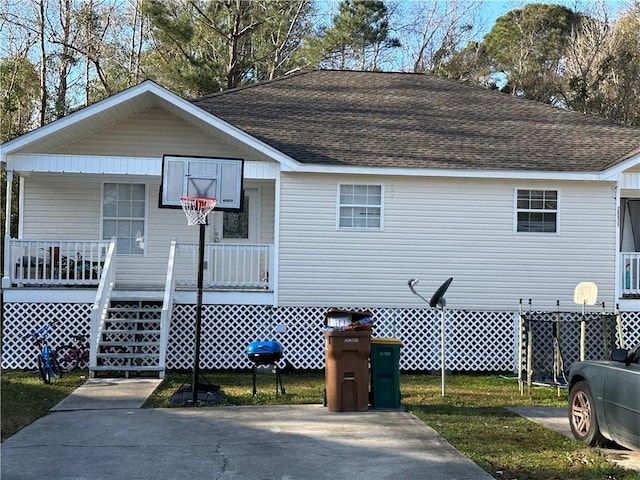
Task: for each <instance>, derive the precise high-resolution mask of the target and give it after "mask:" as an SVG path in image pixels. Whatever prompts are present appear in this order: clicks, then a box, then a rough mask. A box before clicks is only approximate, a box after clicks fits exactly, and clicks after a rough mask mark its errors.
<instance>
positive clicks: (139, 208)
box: [102, 183, 147, 255]
mask: <svg viewBox="0 0 640 480" xmlns="http://www.w3.org/2000/svg"><path fill="white" fill-rule="evenodd" d="M146 197H147V195H146V187H145V185H144V184H143V183H105V184H104V187H103V191H102V238H103V239H105V240H109V239H111V238H113V237H115V238H116V241H117V253H118V255H143V254H144V235H145V212H146Z"/></svg>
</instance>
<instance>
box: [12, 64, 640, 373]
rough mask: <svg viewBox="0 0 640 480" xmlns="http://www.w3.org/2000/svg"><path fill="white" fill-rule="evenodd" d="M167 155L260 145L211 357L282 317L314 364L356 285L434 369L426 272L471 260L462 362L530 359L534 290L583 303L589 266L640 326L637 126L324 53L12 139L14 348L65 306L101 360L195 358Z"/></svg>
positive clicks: (250, 153)
mask: <svg viewBox="0 0 640 480" xmlns="http://www.w3.org/2000/svg"><path fill="white" fill-rule="evenodd" d="M168 157H178V158H180V157H188V158H192V159H199V160H201V161H203V162H207V161H208V160H206V159H211V160H212V161H214V160H217V159H227V158H232V159H242V160H243V161H244V167H243V174H242V190H243V201H242V211H241V212H233V211H229V212H222V211H217V212H216V211H214V213H213V214H212V215H211V216H210V219H209V224H208V225H207V227H206V252H205V264H204V286H205V291H204V295H203V303H204V315H205V322H204V336H203V342H204V346H203V348H204V350H205V352H208V353H205V357H206V358H205V359H204V364H205V366H209V367H212V368H227V367H229V368H237V367H243V366H246V365H247V362H246V359H245V355H244V351H243V349H244V347H245V346H246V344H247V343H248V342H250V341H253V340H256V339H257V338H258V337H268V336H273V335H276V334H275V333H274V332H275V330H274V326H275V324H279V323H284V324H286V325H287V332H286V333H284V334H282V333H281V334H278V335H281V339H282V340H283V342H284V343H285V348H286V350H288V351H289V352H290V355H289V358H290V359H292V361H293V363H294V364H295V366H298V367H301V368H321V367H322V361H323V351H322V347H321V345H322V344H321V338H322V335H321V330H320V328H321V327H322V325H323V322H324V317H323V312H324V311H325V309H326V308H327V307H331V306H343V307H349V308H354V309H359V308H366V309H370V310H373V311H374V312H375V313H377V317H378V318H377V319H376V321H377V324H378V326H379V327H378V328H379V332H378V333H381V334H386V335H391V334H393V335H400V336H402V337H403V339H404V340H405V347H404V353H403V355H404V360H403V362H404V363H403V365H404V366H405V367H406V368H410V369H429V368H431V364H432V360H434V359H435V360H437V354H435V355H434V354H433V353H432V352H431V348H430V347H429V348H426V347H425V345H427V344H428V343H429V342H430V340H429V339H430V338H431V337H430V335H432V332H431V329H432V325H431V323H433V322H431V319H432V315H433V313H431V312H430V311H428V310H426V309H427V308H428V307H427V306H426V305H425V304H424V302H422V301H421V300H420V299H419V298H417V297H416V296H414V295H412V294H411V293H410V292H409V290H408V288H407V280H408V279H410V278H418V279H420V284H419V286H420V288H421V289H424V294H425V295H426V294H430V293H431V291H432V290H435V288H437V287H438V285H440V284H441V283H442V282H443V281H444V280H445V279H447V278H448V277H453V278H454V281H453V283H452V285H451V287H450V288H449V290H448V292H447V304H448V305H449V306H450V308H451V309H454V310H458V311H460V312H474V313H473V321H472V322H470V321H465V322H463V323H464V324H465V325H466V327H465V328H473V331H472V332H471V333H469V332H467V333H460V332H458V333H456V334H455V335H454V334H452V336H455V337H456V338H458V337H460V338H458V340H456V341H463V338H462V337H464V338H466V339H467V340H465V341H467V342H468V343H462V344H459V345H458V346H457V347H456V348H453V350H459V351H458V356H456V352H452V358H454V360H452V361H455V358H460V359H463V358H469V355H468V354H463V351H466V352H468V351H469V350H474V349H478V350H482V351H484V353H483V354H482V355H480V357H481V359H480V360H477V361H475V362H472V363H464V362H465V361H466V360H460V361H461V362H462V363H460V364H453V365H451V368H454V369H461V370H477V369H481V370H509V369H512V368H513V365H514V364H513V362H514V360H513V345H514V331H513V328H512V326H513V318H514V317H513V315H514V312H517V311H518V309H519V304H520V302H521V300H522V299H524V301H525V302H528V301H529V300H530V301H531V304H532V305H533V306H534V308H535V309H538V310H545V311H549V310H555V309H558V308H561V309H563V310H579V308H580V307H579V306H577V305H575V304H574V302H573V294H574V288H575V286H576V285H577V284H578V283H579V282H582V281H590V282H594V283H596V284H597V286H598V304H599V305H598V306H596V307H592V308H594V309H602V308H604V309H605V310H607V311H614V310H618V311H620V312H621V314H622V315H623V317H622V318H623V323H624V325H625V326H626V329H627V331H629V332H636V337H637V332H638V331H639V330H640V329H639V328H638V325H640V130H638V129H636V128H630V127H626V126H622V125H618V124H614V123H611V122H608V121H604V120H602V119H598V118H594V117H590V116H585V115H582V114H579V113H575V112H568V111H564V110H560V109H556V108H552V107H550V106H548V105H543V104H538V103H535V102H532V101H527V100H522V99H519V98H515V97H512V96H508V95H504V94H501V93H499V92H494V91H488V90H485V89H482V88H478V87H475V86H470V85H467V84H462V83H457V82H453V81H449V80H445V79H441V78H438V77H433V76H429V75H419V74H401V73H369V72H349V71H310V72H303V73H298V74H293V75H290V76H286V77H283V78H280V79H277V80H274V81H271V82H266V83H261V84H257V85H252V86H248V87H244V88H239V89H235V90H230V91H225V92H222V93H219V94H215V95H210V96H208V97H205V98H201V99H197V100H194V101H187V100H184V99H182V98H179V97H177V96H176V95H174V94H172V93H171V92H169V91H167V90H165V89H163V88H162V87H160V86H159V85H157V84H155V83H153V82H150V81H146V82H143V83H141V84H140V85H137V86H135V87H133V88H130V89H128V90H125V91H123V92H120V93H118V94H116V95H113V96H111V97H109V98H108V99H106V100H103V101H101V102H98V103H96V104H94V105H91V106H89V107H86V108H84V109H82V110H80V111H78V112H75V113H73V114H70V115H68V116H67V117H64V118H62V119H59V120H57V121H55V122H52V123H50V124H48V125H46V126H44V127H41V128H39V129H37V130H35V131H33V132H31V133H28V134H26V135H23V136H21V137H18V138H16V139H14V140H11V141H9V142H7V143H5V144H3V145H2V146H1V147H0V159H1V161H2V166H3V168H6V170H7V177H8V184H7V186H8V189H9V190H10V189H11V184H12V179H13V178H16V177H17V178H19V180H20V192H19V198H20V215H19V219H18V222H19V232H18V236H17V238H9V237H6V238H5V239H4V250H3V255H4V272H3V274H2V288H3V307H4V308H3V312H4V318H3V322H4V332H3V351H4V356H3V364H2V367H3V368H24V367H25V365H26V364H25V362H28V360H27V358H28V355H26V354H25V350H26V349H27V348H28V344H26V343H25V342H24V341H23V340H21V336H23V335H24V334H25V333H27V332H29V331H31V330H33V329H35V328H36V327H37V326H38V325H41V324H43V323H46V322H50V321H53V320H58V319H60V320H63V322H62V324H63V325H64V327H63V328H62V327H60V328H57V329H54V333H53V336H54V341H59V342H62V341H64V342H66V341H68V340H69V339H70V335H71V334H73V333H77V332H87V333H89V332H90V333H91V346H92V357H91V368H92V370H94V371H98V370H100V369H104V370H107V369H109V370H112V369H113V368H114V362H115V364H117V365H118V366H120V367H121V368H122V369H131V370H139V369H143V370H144V369H148V370H154V371H160V372H162V371H164V369H165V368H172V367H180V368H182V367H185V366H188V365H189V362H190V358H191V353H190V349H191V345H192V339H193V334H192V326H191V323H190V322H191V321H192V317H193V305H194V303H195V300H196V292H195V282H196V270H197V261H196V259H197V244H198V233H199V228H198V227H190V226H187V223H186V218H185V215H184V213H183V212H182V211H181V210H179V209H177V210H169V209H163V208H159V198H160V185H161V180H162V179H161V171H162V162H163V158H168ZM8 198H10V195H8ZM5 208H6V211H7V229H6V231H7V232H8V231H9V228H8V226H9V223H10V221H11V209H10V202H9V200H8V199H7V201H6V207H5ZM602 302H604V307H602V305H601V304H602ZM488 312H491V313H490V314H489V313H488ZM109 319H111V320H109ZM427 323H429V326H428V327H427V325H426V324H427ZM470 323H471V324H473V327H470V326H469V324H470ZM116 327H117V328H116ZM129 328H132V329H134V330H135V332H136V333H135V335H134V334H132V333H126V332H124V330H125V329H129ZM496 331H499V332H500V333H499V334H496ZM109 332H111V333H109ZM630 335H631V336H632V337H633V335H634V334H633V333H630ZM478 338H486V339H487V340H486V341H485V340H478ZM412 339H413V340H412ZM473 339H475V340H473ZM637 340H638V338H630V339H629V340H628V341H637ZM452 341H453V340H452ZM469 342H470V343H469ZM121 357H126V358H124V359H123V358H121ZM125 361H126V362H127V364H126V365H124V363H125ZM436 364H437V362H436Z"/></svg>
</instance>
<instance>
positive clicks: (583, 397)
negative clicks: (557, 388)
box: [569, 381, 604, 446]
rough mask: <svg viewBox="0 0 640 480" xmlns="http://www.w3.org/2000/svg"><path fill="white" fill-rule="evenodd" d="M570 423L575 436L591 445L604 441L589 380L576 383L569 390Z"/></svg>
mask: <svg viewBox="0 0 640 480" xmlns="http://www.w3.org/2000/svg"><path fill="white" fill-rule="evenodd" d="M569 425H570V426H571V432H572V433H573V436H574V437H575V438H576V439H577V440H580V441H581V442H585V443H587V444H589V445H591V446H594V445H598V444H601V443H603V441H604V437H603V436H602V434H601V433H600V428H599V426H598V418H597V416H596V406H595V404H594V402H593V394H592V393H591V389H590V388H589V385H588V384H587V382H585V381H582V382H578V383H576V384H575V385H574V386H573V387H572V388H571V391H570V392H569Z"/></svg>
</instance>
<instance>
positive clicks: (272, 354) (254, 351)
mask: <svg viewBox="0 0 640 480" xmlns="http://www.w3.org/2000/svg"><path fill="white" fill-rule="evenodd" d="M247 356H248V357H249V360H250V361H251V364H252V367H251V375H252V378H253V395H254V396H255V394H256V391H257V390H256V373H257V369H258V367H259V366H269V365H273V367H274V369H275V374H276V395H277V394H278V387H280V393H282V395H284V393H285V392H284V387H283V386H282V378H281V377H280V367H279V366H278V360H280V359H281V358H282V344H280V342H277V341H275V340H271V341H268V342H251V343H250V344H249V346H248V347H247Z"/></svg>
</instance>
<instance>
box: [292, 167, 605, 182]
mask: <svg viewBox="0 0 640 480" xmlns="http://www.w3.org/2000/svg"><path fill="white" fill-rule="evenodd" d="M297 171H299V172H305V173H330V174H343V175H345V174H346V175H387V176H400V177H407V176H408V177H449V178H485V179H486V178H494V179H515V180H578V181H602V180H610V179H608V178H603V176H602V174H601V173H596V172H578V173H576V172H543V171H535V172H531V171H524V170H458V169H435V168H374V167H369V168H363V167H342V166H334V165H324V166H323V165H304V166H303V167H302V168H301V169H299V170H297Z"/></svg>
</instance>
